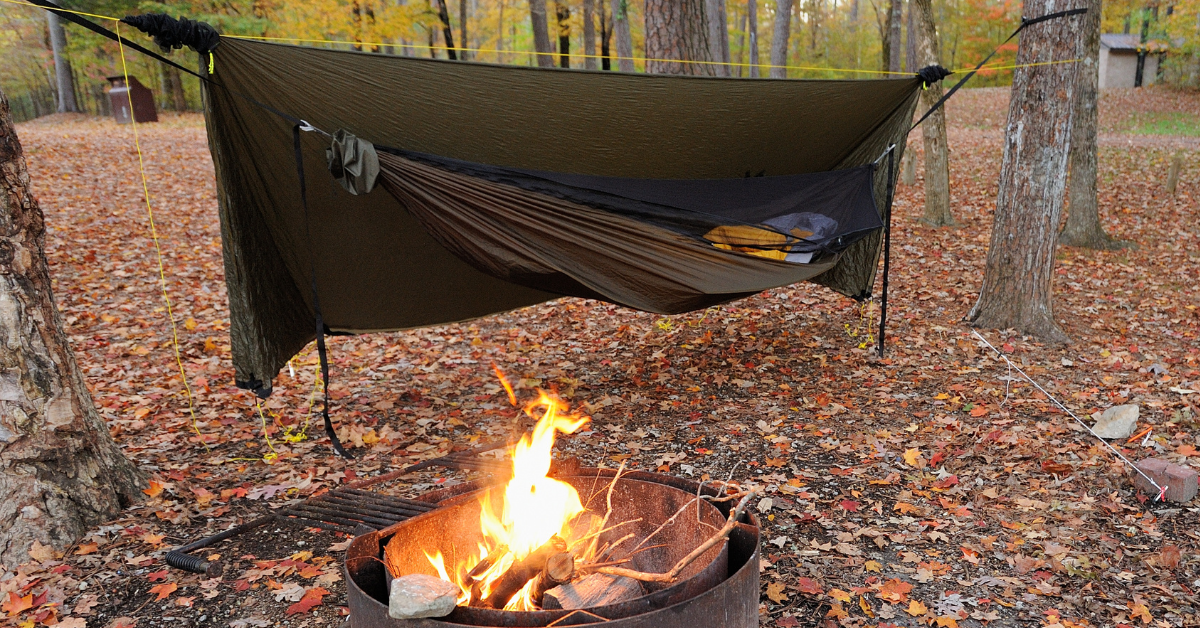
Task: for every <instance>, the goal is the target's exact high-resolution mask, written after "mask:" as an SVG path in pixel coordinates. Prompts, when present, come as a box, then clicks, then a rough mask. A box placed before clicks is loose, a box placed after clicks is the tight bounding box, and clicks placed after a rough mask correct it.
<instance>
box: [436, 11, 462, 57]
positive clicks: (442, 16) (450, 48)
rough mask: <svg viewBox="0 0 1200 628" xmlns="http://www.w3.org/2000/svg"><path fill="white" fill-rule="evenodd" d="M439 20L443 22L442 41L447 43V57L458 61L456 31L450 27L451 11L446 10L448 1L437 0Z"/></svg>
mask: <svg viewBox="0 0 1200 628" xmlns="http://www.w3.org/2000/svg"><path fill="white" fill-rule="evenodd" d="M437 4H438V19H439V20H441V21H442V39H443V40H444V41H445V43H446V56H447V57H448V58H450V59H458V54H457V53H455V51H454V29H453V28H452V27H451V26H450V10H449V9H447V8H446V0H437Z"/></svg>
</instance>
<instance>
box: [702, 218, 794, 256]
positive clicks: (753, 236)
mask: <svg viewBox="0 0 1200 628" xmlns="http://www.w3.org/2000/svg"><path fill="white" fill-rule="evenodd" d="M790 233H791V234H792V236H794V237H796V238H801V239H803V238H807V237H809V236H811V235H812V232H811V231H805V230H803V229H799V228H797V229H792V230H791V232H790ZM704 239H706V240H708V241H709V242H712V245H713V246H715V247H717V248H718V249H722V250H725V251H737V252H739V253H745V254H747V255H753V256H755V257H765V258H767V259H773V260H779V261H781V262H782V261H784V260H785V259H787V256H788V252H789V251H788V245H789V244H790V243H789V239H788V237H787V236H785V235H784V234H782V233H779V232H778V231H772V230H770V229H763V228H760V227H751V226H748V225H721V226H720V227H716V228H714V229H712V230H711V231H709V232H708V233H706V234H704Z"/></svg>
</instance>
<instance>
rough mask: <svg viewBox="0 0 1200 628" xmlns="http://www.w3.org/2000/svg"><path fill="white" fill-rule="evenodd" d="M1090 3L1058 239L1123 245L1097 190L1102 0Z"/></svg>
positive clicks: (1097, 246)
mask: <svg viewBox="0 0 1200 628" xmlns="http://www.w3.org/2000/svg"><path fill="white" fill-rule="evenodd" d="M1087 4H1088V13H1087V15H1085V16H1083V17H1082V18H1079V19H1081V20H1082V21H1083V36H1084V43H1083V45H1084V54H1083V55H1082V57H1083V61H1082V63H1081V65H1082V67H1081V68H1080V69H1079V84H1078V85H1077V86H1076V87H1075V124H1074V125H1073V126H1072V127H1071V157H1070V159H1071V178H1070V180H1069V181H1068V183H1067V185H1068V187H1067V190H1068V192H1067V199H1068V204H1067V224H1066V226H1065V227H1064V228H1063V230H1062V233H1060V234H1058V243H1059V244H1062V245H1065V246H1081V247H1085V248H1089V249H1119V248H1121V247H1124V246H1128V244H1129V243H1127V242H1122V241H1120V240H1117V239H1114V238H1112V237H1111V236H1109V235H1108V234H1107V233H1105V232H1104V227H1101V226H1100V208H1099V202H1098V196H1097V193H1096V156H1097V155H1096V153H1097V147H1096V132H1097V127H1098V126H1099V121H1098V119H1097V115H1096V101H1097V98H1098V93H1097V92H1098V91H1099V86H1100V85H1099V83H1100V9H1101V6H1100V5H1101V2H1100V0H1092V1H1090V2H1088V3H1087Z"/></svg>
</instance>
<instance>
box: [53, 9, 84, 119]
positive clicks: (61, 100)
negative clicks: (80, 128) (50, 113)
mask: <svg viewBox="0 0 1200 628" xmlns="http://www.w3.org/2000/svg"><path fill="white" fill-rule="evenodd" d="M46 26H47V27H48V28H49V30H50V49H51V50H52V51H53V52H54V79H55V86H56V88H57V90H58V112H59V113H68V112H71V113H75V112H78V111H79V104H78V103H77V102H76V101H75V76H74V74H72V73H71V62H70V61H69V60H67V32H66V31H65V30H63V26H62V21H61V20H59V17H58V15H57V14H54V13H51V12H50V11H47V12H46Z"/></svg>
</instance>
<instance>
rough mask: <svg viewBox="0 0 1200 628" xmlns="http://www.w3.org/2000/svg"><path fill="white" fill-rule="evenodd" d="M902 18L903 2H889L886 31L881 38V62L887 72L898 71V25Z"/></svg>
mask: <svg viewBox="0 0 1200 628" xmlns="http://www.w3.org/2000/svg"><path fill="white" fill-rule="evenodd" d="M903 18H904V0H889V2H888V20H887V31H886V33H885V35H884V38H883V60H884V65H885V66H886V67H887V71H888V72H899V71H900V50H901V47H900V44H901V41H900V38H901V31H900V23H901V22H903Z"/></svg>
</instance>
